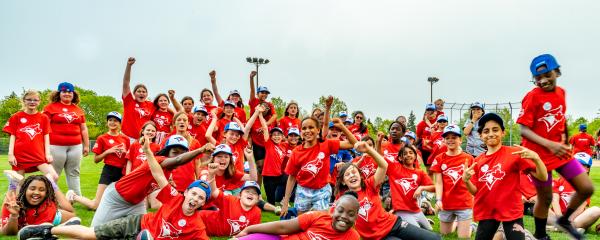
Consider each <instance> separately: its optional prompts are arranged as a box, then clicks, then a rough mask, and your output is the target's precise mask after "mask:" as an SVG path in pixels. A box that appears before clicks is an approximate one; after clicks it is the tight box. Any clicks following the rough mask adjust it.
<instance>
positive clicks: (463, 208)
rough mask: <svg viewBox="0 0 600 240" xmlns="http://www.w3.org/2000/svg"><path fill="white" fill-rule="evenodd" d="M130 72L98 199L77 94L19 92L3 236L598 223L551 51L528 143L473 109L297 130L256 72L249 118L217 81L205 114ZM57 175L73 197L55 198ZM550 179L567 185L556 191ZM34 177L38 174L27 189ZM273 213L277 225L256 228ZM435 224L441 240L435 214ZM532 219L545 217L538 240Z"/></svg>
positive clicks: (334, 234) (371, 233)
mask: <svg viewBox="0 0 600 240" xmlns="http://www.w3.org/2000/svg"><path fill="white" fill-rule="evenodd" d="M135 62H136V60H135V58H129V59H128V60H127V65H126V69H125V74H124V77H123V85H122V98H123V107H124V111H123V114H121V113H119V112H110V113H108V114H107V116H106V119H107V126H108V132H107V133H105V134H102V135H101V136H99V137H98V138H97V140H96V144H95V145H94V146H93V148H92V149H91V152H93V153H94V154H95V155H94V162H95V163H99V162H104V166H103V169H102V173H101V175H100V179H99V182H98V187H97V192H96V195H95V197H94V198H93V199H88V198H86V197H84V196H83V195H82V194H81V190H80V183H79V175H78V171H79V166H78V165H79V164H80V161H81V157H82V156H85V155H87V154H88V152H89V151H90V146H89V145H90V144H89V140H88V139H87V138H88V137H87V136H88V134H87V128H86V127H85V114H84V111H82V110H81V109H80V108H79V107H78V106H77V103H78V102H79V96H78V94H77V92H76V91H75V88H74V86H73V85H72V84H70V83H61V84H60V85H59V86H58V89H57V91H55V92H54V93H53V95H52V96H53V101H52V103H51V104H49V105H48V106H46V107H45V108H44V111H43V112H42V113H40V112H38V111H37V108H38V105H39V102H40V99H39V97H40V95H39V93H37V92H36V91H28V92H26V93H25V94H24V96H23V110H22V111H19V112H17V113H15V114H14V115H13V116H12V117H11V118H10V119H9V121H8V122H7V123H6V125H5V127H4V129H3V130H4V131H5V132H7V133H8V134H10V147H9V162H10V164H11V166H12V170H6V171H5V174H6V175H7V176H8V178H9V191H8V192H7V194H6V197H5V200H4V203H3V209H2V217H1V225H0V232H1V233H2V234H4V235H15V234H16V235H17V237H18V238H19V239H29V238H37V239H40V238H41V239H52V238H55V237H58V236H63V237H69V238H82V239H113V238H124V239H127V238H131V239H133V238H136V239H155V238H156V239H167V238H169V239H208V238H209V237H212V236H226V237H237V238H239V239H281V238H285V239H359V238H362V239H441V237H442V236H445V235H447V234H451V233H453V232H456V235H458V237H459V238H471V235H472V231H473V230H475V238H476V239H494V238H506V239H524V238H525V237H526V236H528V235H532V236H533V237H535V238H536V239H550V237H549V235H548V234H547V233H546V231H547V225H548V222H549V221H550V222H551V223H552V224H553V225H554V226H556V228H558V229H560V230H562V231H564V232H565V233H567V234H568V235H569V236H571V237H573V238H576V239H584V238H585V235H584V234H583V232H582V230H583V231H585V230H586V229H587V228H589V227H590V226H592V225H593V224H594V222H595V221H596V220H597V219H598V218H600V209H598V208H597V207H589V198H590V197H591V195H592V194H593V192H594V186H593V184H592V182H591V180H590V178H589V177H588V174H589V170H590V167H591V165H592V160H591V159H592V157H591V155H592V152H591V149H590V148H589V146H593V145H594V144H595V141H594V139H593V138H591V136H589V135H587V134H586V133H585V131H586V127H585V126H584V125H582V126H580V132H581V133H580V134H577V135H575V136H573V137H572V138H571V139H570V140H567V139H568V138H567V136H568V135H567V129H566V118H565V112H566V104H565V91H564V90H563V89H562V88H560V87H559V86H557V85H556V80H557V78H558V77H560V75H561V73H560V66H559V65H558V63H557V61H556V59H555V58H554V57H553V56H551V55H549V54H544V55H540V56H538V57H536V58H534V59H533V61H532V63H531V66H530V70H531V73H532V77H533V78H534V82H535V84H536V87H535V88H533V89H532V90H531V91H530V92H529V93H527V95H526V96H525V97H524V99H523V102H522V104H523V106H522V111H521V113H520V114H519V117H518V118H517V123H518V124H520V125H521V132H522V136H523V142H522V144H521V145H520V146H504V145H503V144H502V139H503V137H504V135H505V128H504V119H502V118H501V117H500V116H499V115H497V114H495V113H485V110H484V106H483V104H479V103H475V104H473V105H472V106H471V112H470V117H471V118H470V119H468V121H467V122H466V123H465V125H464V126H462V127H459V126H457V125H455V124H450V123H449V119H448V118H447V117H446V116H445V115H444V113H443V104H444V103H443V101H442V100H441V99H438V100H436V101H435V102H434V103H431V104H427V105H426V109H425V114H424V116H423V120H422V121H420V122H419V124H418V125H417V126H416V132H412V131H409V130H407V127H406V118H405V117H403V116H400V117H398V118H397V119H396V121H394V122H393V123H391V124H390V125H389V127H388V131H387V133H385V134H384V133H377V134H376V137H375V138H373V137H371V136H370V135H369V132H368V129H367V125H366V122H365V115H364V113H363V112H361V111H356V112H354V113H353V114H351V116H349V114H348V113H346V112H341V113H339V115H338V116H336V117H335V118H332V116H331V112H330V111H331V105H332V103H333V97H331V96H330V97H329V98H327V99H326V101H325V109H315V110H313V111H312V114H311V116H307V117H305V118H303V119H300V115H299V106H298V104H297V103H296V102H294V101H291V102H290V103H289V104H288V105H287V106H286V108H285V111H284V116H278V115H277V112H276V111H275V107H274V105H273V104H272V103H271V102H269V101H268V96H269V94H270V91H269V90H268V88H267V87H265V86H258V87H256V86H255V85H254V81H253V78H254V77H255V76H256V72H252V73H251V74H250V77H249V83H250V84H249V85H250V99H249V101H248V108H249V114H246V109H245V105H244V101H243V100H242V98H241V95H240V92H239V91H238V90H232V91H230V92H229V94H228V95H227V98H223V97H222V96H221V95H220V93H219V89H218V86H217V78H216V76H217V75H216V72H215V71H211V72H210V73H209V77H210V81H211V88H212V89H203V90H202V91H201V93H200V101H201V103H200V104H197V103H195V102H194V99H193V98H192V97H184V98H182V99H181V100H180V101H177V99H176V96H175V91H174V90H169V91H168V92H167V93H166V94H164V93H162V94H158V95H157V96H156V97H155V98H154V101H149V100H147V98H148V89H147V87H146V86H145V85H143V84H138V85H136V86H134V88H133V89H131V87H130V82H131V71H132V66H133V65H134V64H135ZM215 100H216V102H217V104H216V105H213V103H214V101H215ZM171 106H172V107H171ZM374 136H375V135H374ZM463 138H466V139H467V144H466V145H467V150H466V151H463V149H462V147H461V146H462V145H463V144H462V141H463ZM569 143H570V144H571V145H572V146H574V150H575V151H573V150H572V149H571V148H570V146H569V145H568V144H569ZM57 162H58V163H57ZM421 164H423V165H424V166H425V168H426V169H425V170H422V169H421ZM73 165H77V166H73ZM63 169H65V172H66V175H67V183H68V184H67V185H68V187H69V190H68V191H67V192H66V194H62V192H61V191H60V189H59V188H58V187H57V185H56V181H57V179H58V176H59V175H60V174H61V172H62V170H63ZM552 170H556V172H558V173H559V174H560V175H561V177H560V178H559V179H555V180H553V179H552ZM37 171H41V172H42V173H43V175H31V176H28V177H26V178H24V177H23V174H24V173H28V172H37ZM75 173H76V174H75ZM261 186H262V187H261ZM263 192H264V196H265V198H266V201H265V200H263V199H262V194H263ZM428 195H432V196H433V197H430V196H428ZM74 203H79V204H82V205H84V206H86V207H88V208H89V209H94V210H95V211H96V212H95V214H94V217H93V220H92V223H91V227H84V226H81V225H80V224H81V219H79V218H77V217H76V216H75V211H74V209H73V206H72V204H74ZM292 203H293V204H292ZM586 203H587V204H586ZM292 206H293V207H292ZM149 208H152V209H156V211H153V212H148V209H149ZM432 209H435V211H433V210H432ZM424 210H425V211H424ZM263 211H268V212H273V213H274V214H276V215H279V216H281V218H282V220H280V221H276V222H269V223H261V212H263ZM431 213H436V214H437V217H438V218H439V224H440V227H439V229H440V230H439V233H435V232H433V228H432V226H431V225H432V222H431V221H430V220H429V219H428V218H427V217H426V216H425V214H431ZM524 214H530V215H533V217H534V219H535V220H534V221H535V231H534V233H533V234H531V233H530V232H529V231H527V230H526V229H525V227H524V225H523V215H524ZM548 219H551V220H548ZM474 222H477V224H475V223H474Z"/></svg>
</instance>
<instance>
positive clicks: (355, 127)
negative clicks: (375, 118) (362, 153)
mask: <svg viewBox="0 0 600 240" xmlns="http://www.w3.org/2000/svg"><path fill="white" fill-rule="evenodd" d="M348 130H350V132H351V133H352V135H354V137H355V138H356V139H357V140H361V139H362V138H363V137H364V136H369V129H368V128H365V132H362V133H361V132H360V125H358V124H356V123H355V124H352V125H350V126H348Z"/></svg>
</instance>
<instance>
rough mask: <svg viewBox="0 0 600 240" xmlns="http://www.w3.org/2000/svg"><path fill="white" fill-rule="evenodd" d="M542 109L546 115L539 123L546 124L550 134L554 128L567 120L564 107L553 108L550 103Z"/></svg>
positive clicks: (545, 104) (546, 103)
mask: <svg viewBox="0 0 600 240" xmlns="http://www.w3.org/2000/svg"><path fill="white" fill-rule="evenodd" d="M542 109H543V110H544V112H545V114H544V115H543V116H542V117H540V118H538V121H541V122H543V123H544V124H546V131H547V132H550V130H552V128H554V127H555V126H556V125H557V124H559V123H561V122H563V121H564V120H565V111H564V110H563V109H564V108H563V106H562V105H560V106H558V107H555V108H552V104H551V103H550V102H545V103H544V104H543V105H542Z"/></svg>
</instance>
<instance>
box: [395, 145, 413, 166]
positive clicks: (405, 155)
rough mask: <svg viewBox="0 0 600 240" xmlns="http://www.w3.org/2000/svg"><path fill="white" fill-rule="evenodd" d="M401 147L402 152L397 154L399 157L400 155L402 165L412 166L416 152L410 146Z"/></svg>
mask: <svg viewBox="0 0 600 240" xmlns="http://www.w3.org/2000/svg"><path fill="white" fill-rule="evenodd" d="M403 149H404V150H403V151H402V154H401V155H398V156H399V157H400V156H401V157H402V164H403V165H404V166H413V164H414V163H415V160H416V159H417V154H416V153H415V151H414V150H413V149H411V148H410V147H405V148H403Z"/></svg>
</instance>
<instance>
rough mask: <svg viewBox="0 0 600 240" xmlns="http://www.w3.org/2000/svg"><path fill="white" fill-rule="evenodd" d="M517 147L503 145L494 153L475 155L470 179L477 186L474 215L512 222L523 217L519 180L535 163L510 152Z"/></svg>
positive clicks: (480, 218)
mask: <svg viewBox="0 0 600 240" xmlns="http://www.w3.org/2000/svg"><path fill="white" fill-rule="evenodd" d="M519 150H520V149H519V148H516V147H508V146H502V147H501V148H500V150H498V151H497V152H495V153H493V154H491V155H486V154H481V155H479V156H478V157H477V158H475V162H477V165H476V166H475V169H474V170H475V174H474V175H473V176H472V177H471V182H472V183H473V184H474V185H475V186H476V187H477V193H476V194H475V204H474V207H473V218H474V219H475V221H480V220H486V219H494V220H497V221H503V222H505V221H512V220H515V219H517V218H521V217H523V203H522V202H521V192H520V191H519V185H520V184H519V182H520V178H521V172H525V173H527V172H530V171H535V164H534V163H533V162H532V161H531V160H529V159H523V158H521V157H520V156H519V155H517V154H512V153H513V152H516V151H519Z"/></svg>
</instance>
